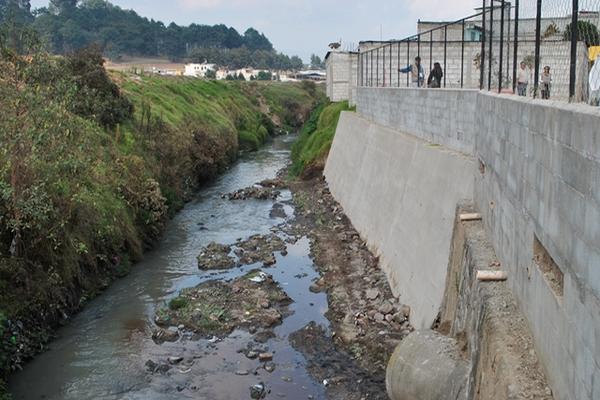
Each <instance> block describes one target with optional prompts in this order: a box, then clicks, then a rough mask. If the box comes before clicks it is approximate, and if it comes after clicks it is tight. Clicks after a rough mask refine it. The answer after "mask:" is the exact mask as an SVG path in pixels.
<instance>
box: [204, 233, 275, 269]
mask: <svg viewBox="0 0 600 400" xmlns="http://www.w3.org/2000/svg"><path fill="white" fill-rule="evenodd" d="M285 248H286V245H285V242H284V241H283V240H282V239H281V238H280V237H279V236H277V235H275V234H273V233H269V234H266V235H253V236H250V237H249V238H248V239H246V240H239V241H238V242H236V243H235V244H232V245H224V244H218V243H215V242H212V243H210V244H209V245H208V246H206V247H204V248H203V249H202V252H201V253H200V255H199V256H198V268H200V269H204V270H212V269H230V268H234V267H237V266H240V265H250V264H254V263H259V262H262V263H263V265H264V266H271V265H273V264H275V262H276V259H275V254H274V253H273V252H275V251H280V252H284V251H285ZM232 250H233V254H234V255H235V257H237V260H236V258H235V257H233V256H232V255H230V254H231V253H232Z"/></svg>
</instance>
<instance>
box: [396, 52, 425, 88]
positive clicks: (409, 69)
mask: <svg viewBox="0 0 600 400" xmlns="http://www.w3.org/2000/svg"><path fill="white" fill-rule="evenodd" d="M398 71H400V72H402V73H403V74H408V73H410V77H411V79H410V81H411V86H412V87H423V86H424V83H425V70H424V69H423V66H422V65H421V57H418V56H417V57H415V63H414V64H412V65H408V66H406V67H405V68H400V69H399V70H398Z"/></svg>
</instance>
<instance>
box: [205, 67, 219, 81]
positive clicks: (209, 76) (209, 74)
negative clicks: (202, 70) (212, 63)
mask: <svg viewBox="0 0 600 400" xmlns="http://www.w3.org/2000/svg"><path fill="white" fill-rule="evenodd" d="M204 77H205V78H206V79H217V72H216V71H215V70H214V69H209V70H207V71H206V74H204Z"/></svg>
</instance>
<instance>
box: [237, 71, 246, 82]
mask: <svg viewBox="0 0 600 400" xmlns="http://www.w3.org/2000/svg"><path fill="white" fill-rule="evenodd" d="M237 80H238V81H245V80H246V78H245V77H244V74H242V73H241V72H240V73H239V74H238V76H237Z"/></svg>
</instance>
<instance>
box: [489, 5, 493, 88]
mask: <svg viewBox="0 0 600 400" xmlns="http://www.w3.org/2000/svg"><path fill="white" fill-rule="evenodd" d="M492 46H494V0H490V48H489V50H488V90H491V89H492V67H493V66H494V64H493V61H494V60H493V56H494V49H493V47H492Z"/></svg>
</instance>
